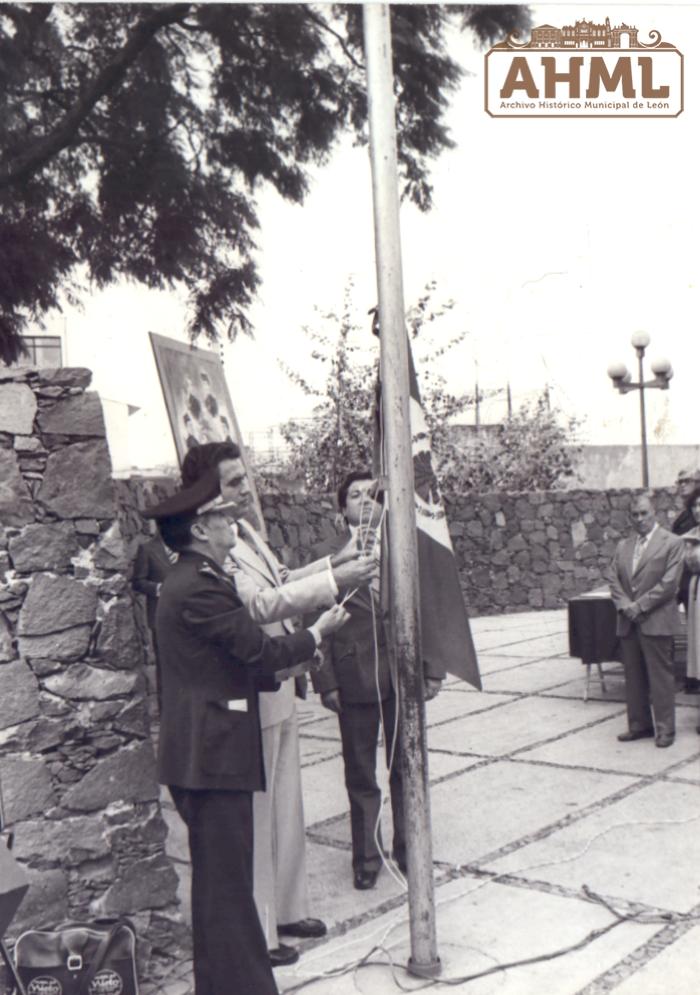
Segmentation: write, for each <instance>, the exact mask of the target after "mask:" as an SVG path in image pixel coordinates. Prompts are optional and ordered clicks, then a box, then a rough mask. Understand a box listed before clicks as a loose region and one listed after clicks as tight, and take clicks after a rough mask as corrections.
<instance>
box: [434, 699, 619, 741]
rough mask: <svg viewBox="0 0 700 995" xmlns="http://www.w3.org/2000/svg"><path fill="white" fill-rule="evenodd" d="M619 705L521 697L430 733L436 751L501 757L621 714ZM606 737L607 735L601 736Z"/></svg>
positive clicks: (439, 727)
mask: <svg viewBox="0 0 700 995" xmlns="http://www.w3.org/2000/svg"><path fill="white" fill-rule="evenodd" d="M619 711H620V707H619V705H608V704H606V703H604V702H588V703H587V704H586V705H584V704H583V702H577V701H569V700H566V699H550V698H540V697H535V698H525V699H523V698H518V699H515V700H506V702H505V704H502V705H500V706H499V707H498V708H494V709H492V710H491V711H489V712H482V713H480V714H477V715H472V716H471V717H470V719H469V722H465V723H463V724H462V725H461V727H460V726H455V725H454V724H453V723H450V722H448V723H445V725H441V726H437V727H435V728H434V729H431V731H430V746H431V747H432V748H433V749H444V750H451V751H453V752H458V753H480V754H483V755H485V756H501V755H503V754H505V753H511V752H512V751H513V750H518V749H522V748H524V747H528V746H537V744H538V743H541V742H542V741H543V740H545V739H549V738H550V737H553V736H557V735H560V734H565V733H567V732H569V731H570V730H571V729H572V728H575V727H576V726H585V725H588V724H590V723H593V722H594V721H596V720H599V719H604V718H606V717H608V716H609V717H611V718H612V717H613V716H614V715H615V714H619ZM601 735H602V736H603V737H605V735H606V733H601Z"/></svg>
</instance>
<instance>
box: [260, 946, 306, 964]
mask: <svg viewBox="0 0 700 995" xmlns="http://www.w3.org/2000/svg"><path fill="white" fill-rule="evenodd" d="M267 953H268V956H269V958H270V964H271V965H272V967H289V965H290V964H296V962H297V961H298V960H299V951H298V950H297V949H296V947H286V946H285V945H284V943H280V945H279V946H278V947H275V948H274V949H273V950H268V951H267Z"/></svg>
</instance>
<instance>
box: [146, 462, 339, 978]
mask: <svg viewBox="0 0 700 995" xmlns="http://www.w3.org/2000/svg"><path fill="white" fill-rule="evenodd" d="M226 510H227V508H226V505H225V504H224V502H223V500H222V498H221V495H220V492H219V480H218V475H217V474H216V473H211V474H209V475H208V476H205V477H203V478H202V479H201V480H200V481H199V482H198V483H197V484H196V485H194V486H192V487H190V488H187V489H184V490H182V491H180V492H179V493H178V494H176V495H175V496H174V497H172V498H169V499H168V500H167V501H164V502H162V503H161V504H160V505H158V506H157V507H155V508H152V509H151V510H150V513H149V514H150V517H153V518H156V519H157V520H158V526H159V529H160V533H161V536H162V537H163V540H164V542H165V543H166V544H167V545H168V546H169V547H170V548H171V549H174V550H176V551H177V552H178V553H179V554H180V555H179V560H178V562H177V563H176V564H175V566H174V567H173V568H172V570H171V571H170V573H169V574H168V575H167V577H166V578H165V580H164V581H163V587H162V590H161V594H160V598H159V602H158V608H157V611H156V631H157V637H158V645H159V648H160V653H161V664H162V679H163V683H162V716H161V726H160V736H159V743H158V771H159V780H160V781H161V783H162V784H167V785H168V786H169V788H170V792H171V794H172V796H173V800H174V802H175V805H176V807H177V810H178V812H179V813H180V815H181V816H182V818H183V819H184V821H185V823H186V824H187V827H188V830H189V845H190V855H191V860H192V931H193V940H194V977H195V995H231V993H233V992H240V993H241V995H243V993H244V992H245V993H251V995H253V993H255V995H274V993H276V992H277V986H276V985H275V981H274V978H273V975H272V968H271V965H270V960H269V958H268V955H267V945H266V942H265V936H264V934H263V930H262V927H261V924H260V919H259V917H258V914H257V911H256V907H255V902H254V898H253V820H252V793H253V791H259V790H264V787H265V774H264V770H263V761H262V749H261V735H260V719H259V712H258V690H259V689H260V688H262V687H266V688H267V689H269V690H273V689H274V688H275V687H276V686H277V682H276V680H275V675H276V674H278V673H279V672H280V671H284V670H286V669H288V668H290V667H293V666H296V665H299V664H302V663H303V662H304V661H307V660H309V659H311V658H312V657H313V656H314V654H315V652H316V648H317V646H318V645H319V643H320V641H321V639H322V638H324V637H327V636H329V635H330V634H332V632H334V631H335V629H336V628H337V627H338V626H339V625H342V624H343V622H344V621H345V619H346V617H347V613H346V612H344V610H343V609H342V608H339V607H338V606H335V607H334V608H331V609H330V610H329V611H328V612H325V613H324V614H323V615H322V616H320V618H319V619H318V620H317V621H316V623H315V624H314V625H312V626H311V627H309V628H308V629H305V630H302V631H299V632H295V633H293V634H289V635H286V636H282V637H278V638H270V637H269V636H266V635H265V633H264V632H263V631H262V629H261V628H260V627H259V626H258V625H257V624H256V623H255V622H253V620H252V618H251V617H250V614H249V613H248V611H247V609H246V608H245V607H244V606H243V604H242V602H241V600H240V598H239V597H238V594H237V592H236V587H235V584H234V583H233V581H232V580H231V579H230V578H229V577H227V576H226V574H225V573H224V571H223V569H222V564H223V563H224V561H225V559H226V556H227V555H228V552H229V550H230V549H231V547H232V545H233V543H234V541H235V537H234V534H233V532H232V529H231V526H230V524H229V521H228V519H227V517H226V514H225V512H226Z"/></svg>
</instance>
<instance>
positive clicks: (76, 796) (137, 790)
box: [62, 743, 158, 812]
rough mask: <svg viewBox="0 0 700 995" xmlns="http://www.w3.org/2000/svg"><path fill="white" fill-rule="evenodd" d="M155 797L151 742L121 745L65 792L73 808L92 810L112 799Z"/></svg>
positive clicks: (70, 806)
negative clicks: (127, 747)
mask: <svg viewBox="0 0 700 995" xmlns="http://www.w3.org/2000/svg"><path fill="white" fill-rule="evenodd" d="M157 797H158V785H157V782H156V764H155V757H154V755H153V748H152V747H151V744H150V743H140V744H139V745H138V746H136V747H135V748H133V749H123V750H119V751H117V752H116V753H113V754H112V755H111V756H109V757H106V758H105V759H104V760H100V761H99V762H98V763H96V764H95V766H94V767H93V768H92V769H91V770H90V771H89V772H88V773H87V774H86V775H85V776H84V777H83V778H82V779H81V780H80V781H78V783H77V784H74V785H72V786H71V787H70V788H69V789H68V790H67V791H66V793H65V795H64V796H63V799H62V803H63V805H64V806H65V807H66V808H69V809H71V810H73V811H82V812H92V811H95V810H96V809H100V808H105V807H106V806H107V805H109V804H110V803H111V802H115V801H133V802H139V801H152V800H153V799H155V798H157Z"/></svg>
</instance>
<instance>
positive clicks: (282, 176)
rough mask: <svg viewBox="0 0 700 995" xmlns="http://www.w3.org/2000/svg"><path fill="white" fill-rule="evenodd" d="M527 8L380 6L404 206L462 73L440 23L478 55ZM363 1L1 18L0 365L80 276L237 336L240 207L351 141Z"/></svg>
mask: <svg viewBox="0 0 700 995" xmlns="http://www.w3.org/2000/svg"><path fill="white" fill-rule="evenodd" d="M527 17H528V15H527V9H526V8H522V7H519V6H518V5H517V4H512V5H507V6H504V7H498V6H497V7H491V6H489V7H486V8H485V7H484V6H483V5H462V6H459V7H454V8H451V7H444V6H438V5H424V4H415V5H414V4H410V5H405V6H403V5H396V6H393V7H392V32H393V44H394V71H395V88H396V94H397V98H398V104H397V128H398V141H399V158H400V168H401V176H402V181H403V184H404V193H405V195H406V196H408V197H410V198H411V199H412V200H413V201H415V203H417V204H418V205H419V206H420V207H421V208H423V209H425V208H427V207H428V206H429V205H430V198H431V188H430V183H429V179H428V166H429V161H430V160H431V159H432V158H434V157H435V156H436V155H438V154H439V153H440V152H441V151H442V150H444V149H446V148H449V147H450V146H451V140H450V137H449V134H448V131H447V128H446V126H445V122H444V114H445V110H446V108H447V104H448V98H449V96H450V94H451V92H452V91H453V90H454V88H455V87H456V85H457V83H458V81H459V78H460V75H461V70H460V69H459V67H458V66H457V64H456V63H455V62H454V61H453V60H452V59H451V58H450V56H449V55H448V53H447V47H446V36H447V32H448V30H449V29H450V27H451V26H452V25H454V24H457V25H458V26H459V27H462V28H463V29H467V30H470V31H473V32H474V33H475V34H476V36H477V37H478V38H479V39H480V40H481V41H482V42H486V41H493V40H495V39H496V38H497V37H499V36H502V35H503V34H504V33H505V31H510V30H512V29H513V28H514V27H517V26H518V24H522V23H524V22H525V21H526V20H527ZM366 103H367V101H366V92H365V78H364V65H363V47H362V5H360V4H347V5H325V4H318V5H314V4H287V3H285V4H267V3H266V4H232V3H227V4H221V3H219V4H216V3H213V4H209V3H200V4H197V3H176V4H162V3H155V4H145V3H66V4H57V3H2V4H0V134H2V145H1V146H0V357H2V358H3V359H5V360H6V361H12V360H13V359H14V358H16V356H17V353H18V350H19V349H20V348H21V344H20V338H19V336H20V334H21V333H22V331H23V329H24V328H26V326H27V323H28V321H30V320H31V321H35V322H39V323H40V322H41V318H42V315H44V314H45V313H46V312H47V311H48V310H50V309H51V308H54V307H57V306H60V305H61V303H62V302H64V301H66V300H67V301H69V302H72V301H75V300H76V299H78V296H79V291H80V290H81V286H80V284H79V283H78V282H77V279H78V277H80V276H81V275H82V274H83V273H86V274H87V276H88V277H89V279H90V281H91V282H92V284H94V285H95V286H97V287H103V286H105V285H107V284H109V283H112V282H114V281H115V280H118V279H120V278H127V279H132V280H135V281H138V282H139V283H142V284H145V285H146V286H148V287H156V288H166V287H172V286H174V285H176V284H181V285H184V286H185V287H186V288H187V291H188V293H189V299H190V318H189V330H190V333H191V335H192V337H196V336H197V335H200V334H203V335H204V336H206V337H207V338H209V339H212V340H213V339H216V338H217V336H218V335H219V334H220V333H221V332H222V331H225V332H226V333H227V334H228V335H229V337H230V338H233V337H234V336H235V335H236V334H237V333H238V332H241V331H243V332H250V330H251V329H250V323H249V319H248V317H247V310H248V307H249V305H250V303H251V300H252V299H253V296H254V294H255V291H256V288H257V286H258V282H259V277H258V274H257V268H256V263H255V258H254V253H255V241H254V236H255V232H256V229H257V227H258V219H257V215H256V194H257V191H258V189H259V188H260V185H261V184H262V183H269V184H271V185H272V186H273V187H274V188H276V190H277V191H278V192H279V193H280V195H281V196H282V197H285V198H287V199H288V200H290V201H295V202H301V201H302V200H303V197H304V195H305V193H306V191H307V188H308V184H309V167H311V166H318V165H322V164H323V163H325V162H326V161H327V159H328V157H329V155H330V152H331V151H332V149H333V146H334V144H335V142H336V140H337V139H338V137H339V135H340V134H341V133H342V132H344V131H350V132H351V133H354V134H355V136H356V137H357V139H358V140H359V141H365V140H366V134H365V129H366V117H367V106H366Z"/></svg>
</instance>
